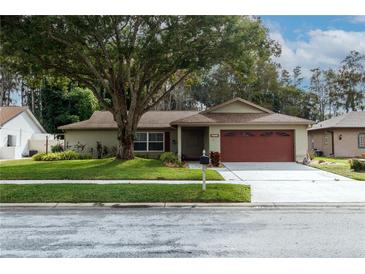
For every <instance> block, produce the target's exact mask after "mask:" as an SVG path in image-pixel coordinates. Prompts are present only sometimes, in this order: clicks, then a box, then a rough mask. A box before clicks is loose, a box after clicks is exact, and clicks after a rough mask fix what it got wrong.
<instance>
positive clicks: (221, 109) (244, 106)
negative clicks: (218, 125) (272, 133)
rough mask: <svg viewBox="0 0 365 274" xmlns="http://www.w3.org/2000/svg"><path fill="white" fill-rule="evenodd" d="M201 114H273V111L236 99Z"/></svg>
mask: <svg viewBox="0 0 365 274" xmlns="http://www.w3.org/2000/svg"><path fill="white" fill-rule="evenodd" d="M201 113H203V114H204V113H273V112H272V111H271V110H269V109H267V108H264V107H261V106H259V105H256V104H254V103H252V102H249V101H247V100H244V99H242V98H238V97H237V98H234V99H232V100H229V101H227V102H224V103H222V104H220V105H216V106H214V107H211V108H210V109H208V110H205V111H203V112H201Z"/></svg>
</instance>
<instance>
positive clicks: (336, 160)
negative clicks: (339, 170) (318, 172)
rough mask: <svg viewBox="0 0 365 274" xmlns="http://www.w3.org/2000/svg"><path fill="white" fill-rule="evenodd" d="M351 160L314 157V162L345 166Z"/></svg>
mask: <svg viewBox="0 0 365 274" xmlns="http://www.w3.org/2000/svg"><path fill="white" fill-rule="evenodd" d="M350 159H351V158H333V157H315V158H314V160H317V161H319V160H323V161H325V162H330V163H336V164H344V165H347V164H348V163H349V160H350Z"/></svg>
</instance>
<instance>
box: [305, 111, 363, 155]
mask: <svg viewBox="0 0 365 274" xmlns="http://www.w3.org/2000/svg"><path fill="white" fill-rule="evenodd" d="M308 137H309V142H308V144H309V150H314V149H316V150H320V151H322V152H323V154H324V155H325V156H334V157H364V155H365V112H364V111H361V112H356V111H353V112H349V113H346V114H344V115H341V116H337V117H334V118H332V119H329V120H325V121H323V122H320V123H318V124H315V125H313V127H312V128H310V129H309V130H308Z"/></svg>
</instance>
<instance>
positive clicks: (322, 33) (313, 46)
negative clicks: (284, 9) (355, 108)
mask: <svg viewBox="0 0 365 274" xmlns="http://www.w3.org/2000/svg"><path fill="white" fill-rule="evenodd" d="M306 35H307V37H308V39H306V40H296V41H290V40H287V39H285V38H284V37H283V35H282V34H281V32H280V31H273V32H271V34H270V36H271V38H272V39H274V40H276V41H278V42H279V43H280V44H281V47H282V54H281V56H280V57H279V58H277V59H276V60H275V61H277V62H279V63H281V64H282V66H283V68H285V69H287V70H289V71H292V69H293V68H294V67H295V66H301V67H302V69H303V74H304V76H306V77H309V75H310V69H312V68H316V67H320V68H322V69H328V68H336V67H337V66H338V65H339V64H340V62H341V61H342V60H343V59H344V57H345V56H346V55H347V54H349V52H350V51H351V50H357V51H359V52H361V53H363V54H365V32H355V31H343V30H320V29H316V30H311V31H309V32H308V33H306Z"/></svg>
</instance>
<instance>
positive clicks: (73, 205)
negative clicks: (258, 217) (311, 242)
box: [0, 203, 365, 210]
mask: <svg viewBox="0 0 365 274" xmlns="http://www.w3.org/2000/svg"><path fill="white" fill-rule="evenodd" d="M227 207H231V208H233V207H235V208H242V209H244V208H252V209H260V208H265V209H268V208H271V209H276V208H277V209H279V208H283V209H284V208H285V209H290V208H291V209H301V208H303V209H305V208H308V209H309V208H351V209H359V210H360V209H365V203H0V210H1V209H7V208H29V209H32V208H34V209H50V208H54V209H116V208H120V209H122V208H227Z"/></svg>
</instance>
